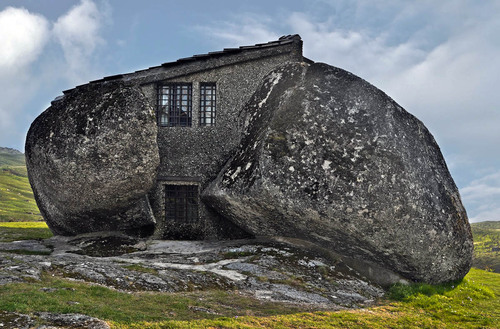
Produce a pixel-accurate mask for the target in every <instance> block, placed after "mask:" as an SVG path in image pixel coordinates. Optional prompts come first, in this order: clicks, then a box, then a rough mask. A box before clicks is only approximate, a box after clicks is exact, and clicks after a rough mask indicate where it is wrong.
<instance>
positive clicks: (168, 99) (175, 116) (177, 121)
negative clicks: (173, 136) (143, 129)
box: [158, 83, 193, 127]
mask: <svg viewBox="0 0 500 329" xmlns="http://www.w3.org/2000/svg"><path fill="white" fill-rule="evenodd" d="M192 94H193V93H192V86H191V84H188V83H182V84H180V83H177V84H168V85H162V86H159V87H158V124H159V125H160V126H163V127H177V126H179V127H191V123H192V108H193V106H192V99H193V96H192Z"/></svg>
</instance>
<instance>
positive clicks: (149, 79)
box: [128, 40, 303, 239]
mask: <svg viewBox="0 0 500 329" xmlns="http://www.w3.org/2000/svg"><path fill="white" fill-rule="evenodd" d="M302 60H303V57H302V41H301V40H297V41H296V42H294V43H291V44H288V45H285V46H280V47H274V48H265V49H262V50H252V51H245V52H244V53H242V54H241V55H233V56H227V57H222V58H214V59H209V60H207V61H200V62H198V61H197V62H194V63H188V64H186V65H180V66H176V67H175V68H167V69H164V70H163V72H160V69H152V70H150V71H148V74H146V75H145V74H143V73H141V72H139V73H136V76H135V78H133V79H131V78H128V79H129V81H130V82H131V83H134V84H141V85H142V90H143V92H144V94H145V95H146V97H147V98H148V99H150V100H151V106H153V107H155V108H156V106H157V105H156V100H157V95H156V93H157V85H158V83H174V82H175V83H191V84H192V90H193V98H192V104H193V116H192V120H193V121H192V126H191V127H159V129H158V146H159V151H160V160H161V162H160V168H159V171H158V180H157V184H156V186H155V188H154V189H153V190H152V191H151V193H150V200H151V205H152V208H153V212H154V214H155V217H156V220H157V230H156V236H157V237H158V238H166V239H168V238H182V239H214V238H239V237H247V236H248V234H246V233H245V232H244V231H242V230H241V229H239V228H238V227H237V226H235V225H234V224H232V223H231V222H229V221H226V220H224V219H223V218H222V217H221V216H220V215H218V214H217V213H216V212H214V211H213V210H212V209H211V208H210V207H208V206H207V205H206V204H205V203H203V202H202V201H200V206H199V218H200V219H199V221H198V222H196V223H189V224H181V223H175V224H174V225H171V224H169V223H165V221H164V218H165V201H164V186H165V184H196V185H198V186H199V189H200V193H201V191H203V189H204V188H205V187H206V186H207V185H208V183H209V182H210V181H211V180H213V179H214V178H215V177H216V176H217V174H218V173H219V171H220V170H221V169H222V167H223V166H224V164H225V163H226V162H227V161H228V160H229V158H230V157H231V155H232V154H233V151H234V149H235V147H236V146H237V145H238V144H239V141H240V136H241V133H242V129H243V127H242V121H243V120H244V117H245V114H244V113H242V112H241V111H242V108H243V107H244V104H245V103H246V102H247V100H248V99H249V98H250V96H251V95H252V94H253V93H254V92H255V90H256V88H257V86H258V85H259V84H260V82H261V80H262V78H263V77H264V76H265V75H266V74H267V73H269V72H270V71H271V70H273V69H274V68H275V67H277V66H278V65H280V64H282V63H285V62H297V61H302ZM203 82H212V83H213V82H215V83H216V92H217V94H216V96H217V97H216V98H217V103H216V104H217V109H216V113H217V114H216V116H217V117H216V126H212V127H210V126H200V125H199V108H200V88H199V87H200V83H203Z"/></svg>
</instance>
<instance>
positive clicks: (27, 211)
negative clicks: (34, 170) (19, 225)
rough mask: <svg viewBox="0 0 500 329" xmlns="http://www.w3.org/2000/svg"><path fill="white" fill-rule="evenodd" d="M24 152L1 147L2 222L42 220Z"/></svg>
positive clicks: (0, 186) (0, 210) (0, 208)
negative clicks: (29, 178)
mask: <svg viewBox="0 0 500 329" xmlns="http://www.w3.org/2000/svg"><path fill="white" fill-rule="evenodd" d="M40 220H42V216H41V215H40V211H39V210H38V207H37V205H36V202H35V199H34V197H33V191H32V190H31V186H30V184H29V181H28V173H27V170H26V162H25V159H24V154H23V153H21V152H19V151H18V150H14V149H11V148H7V147H0V222H21V221H23V222H24V221H40Z"/></svg>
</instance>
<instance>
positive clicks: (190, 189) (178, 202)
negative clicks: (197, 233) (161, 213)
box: [165, 185, 198, 223]
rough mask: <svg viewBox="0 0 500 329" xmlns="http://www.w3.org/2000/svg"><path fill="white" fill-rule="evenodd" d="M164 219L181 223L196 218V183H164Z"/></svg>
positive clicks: (193, 220)
mask: <svg viewBox="0 0 500 329" xmlns="http://www.w3.org/2000/svg"><path fill="white" fill-rule="evenodd" d="M165 219H166V220H167V221H174V222H181V223H192V222H196V221H197V220H198V185H165Z"/></svg>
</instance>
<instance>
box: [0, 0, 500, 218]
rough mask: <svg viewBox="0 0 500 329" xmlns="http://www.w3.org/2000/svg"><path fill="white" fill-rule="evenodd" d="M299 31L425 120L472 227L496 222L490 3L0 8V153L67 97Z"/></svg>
mask: <svg viewBox="0 0 500 329" xmlns="http://www.w3.org/2000/svg"><path fill="white" fill-rule="evenodd" d="M295 33H298V34H300V35H301V37H302V39H303V41H304V55H305V56H306V57H308V58H310V59H312V60H315V61H321V62H326V63H328V64H330V65H334V66H338V67H341V68H343V69H346V70H348V71H351V72H353V73H355V74H356V75H358V76H360V77H362V78H364V79H366V80H368V81H369V82H371V83H372V84H374V85H375V86H377V87H379V88H380V89H382V90H383V91H385V92H386V93H387V94H388V95H389V96H391V97H392V98H393V99H394V100H396V102H398V103H399V104H400V105H401V106H403V107H404V108H405V109H406V110H408V111H409V112H410V113H412V114H414V115H415V116H417V117H418V118H419V119H420V120H422V121H423V122H424V123H425V124H426V126H427V127H428V128H429V129H430V131H431V132H432V134H433V135H434V137H435V138H436V140H437V142H438V144H439V145H440V147H441V150H442V152H443V154H444V156H445V158H446V161H447V163H448V166H449V169H450V171H451V173H452V176H453V177H454V179H455V181H456V183H457V185H458V187H459V188H460V192H461V195H462V199H463V202H464V205H465V206H466V208H467V211H468V214H469V218H470V221H471V222H476V221H483V220H500V152H498V151H499V144H500V1H495V0H491V1H476V0H471V1H466V0H463V1H462V0H454V1H451V0H450V1H435V0H431V1H425V0H421V1H409V0H408V1H397V0H380V1H377V0H366V1H363V0H357V1H356V0H349V1H348V0H345V1H342V0H304V1H300V0H285V1H281V0H276V1H270V0H265V1H261V0H252V1H236V0H230V1H225V0H223V1H217V0H211V1H206V0H198V1H189V0H184V1H169V0H142V1H136V0H133V1H132V0H107V1H106V0H45V1H44V0H0V146H8V147H13V148H17V149H19V150H23V149H24V139H25V135H26V132H27V130H28V128H29V125H30V123H31V122H32V120H33V119H34V118H35V117H36V116H37V115H38V114H39V113H41V112H42V111H43V110H45V109H46V108H47V107H48V106H49V105H50V101H51V100H52V99H54V98H55V97H56V96H58V95H60V94H61V91H62V90H66V89H70V88H72V87H74V86H76V85H79V84H82V83H86V82H88V81H90V80H95V79H99V78H102V77H103V76H106V75H114V74H119V73H127V72H131V71H135V70H139V69H144V68H147V67H150V66H155V65H159V64H161V63H164V62H169V61H174V60H176V59H178V58H181V57H188V56H191V55H194V54H200V53H206V52H209V51H215V50H221V49H222V48H227V47H236V46H240V45H250V44H255V43H261V42H267V41H271V40H275V39H277V38H278V37H280V36H281V35H287V34H295Z"/></svg>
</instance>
